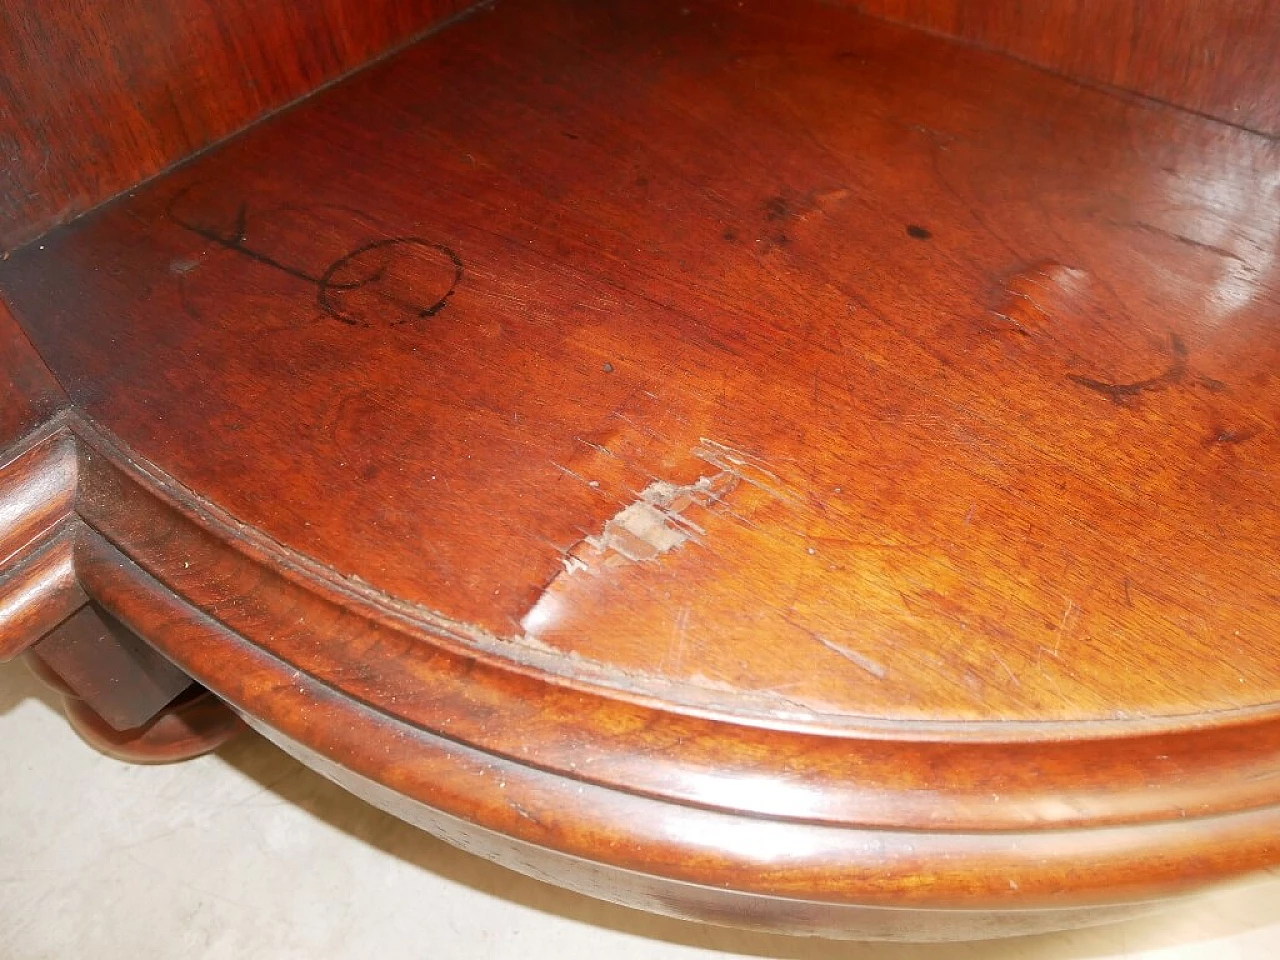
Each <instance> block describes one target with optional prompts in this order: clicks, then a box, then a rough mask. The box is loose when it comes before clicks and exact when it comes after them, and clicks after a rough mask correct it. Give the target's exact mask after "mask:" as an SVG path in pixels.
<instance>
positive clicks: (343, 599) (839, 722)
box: [69, 414, 1280, 743]
mask: <svg viewBox="0 0 1280 960" xmlns="http://www.w3.org/2000/svg"><path fill="white" fill-rule="evenodd" d="M69 422H70V423H71V424H72V425H73V429H74V431H75V433H76V435H77V436H78V437H79V438H80V439H81V440H82V441H83V442H84V443H85V444H87V445H88V446H89V447H90V448H92V449H94V450H95V451H97V452H98V453H100V454H101V455H102V456H104V457H105V458H106V459H107V460H108V461H109V462H110V463H112V464H113V465H114V466H115V467H117V468H118V469H120V470H121V471H122V472H124V473H125V474H127V475H128V476H129V477H130V479H131V480H132V481H133V482H135V483H138V484H139V485H140V486H142V487H143V488H145V489H146V490H147V492H148V493H149V494H150V495H151V496H152V497H154V498H155V499H156V500H157V501H159V502H161V503H163V504H165V505H166V506H167V507H169V508H170V509H173V510H175V511H176V512H177V513H179V514H180V515H182V516H183V517H184V518H186V519H188V520H190V521H192V522H195V523H197V524H200V525H201V526H203V527H204V528H205V529H207V530H208V531H209V532H210V533H212V534H213V535H215V536H217V537H218V538H219V539H220V540H222V541H223V542H224V543H225V544H226V545H227V546H228V548H229V549H233V550H235V551H237V552H239V553H241V554H243V555H244V556H246V557H248V558H249V559H251V560H253V561H255V562H257V563H259V564H263V565H267V566H270V567H271V568H272V569H273V570H278V571H280V572H281V573H282V574H283V576H284V577H285V578H286V579H288V580H289V581H290V582H292V583H294V584H297V585H298V586H301V587H303V588H304V589H306V590H307V591H309V592H311V593H313V594H314V595H316V596H317V597H319V598H322V599H324V600H326V601H328V602H333V603H338V604H340V605H343V606H346V607H350V608H352V609H353V610H356V611H358V612H359V613H360V615H361V616H364V617H367V618H368V619H370V620H373V621H376V622H379V623H385V624H389V625H393V626H395V627H397V628H407V629H408V630H410V631H412V632H414V633H415V634H417V635H419V636H420V637H421V638H423V639H429V640H430V641H431V642H433V643H436V644H439V645H441V646H446V647H448V648H449V649H450V650H451V651H452V652H455V653H458V654H461V655H465V656H469V657H475V658H476V659H477V660H481V661H484V662H486V663H487V664H489V665H492V666H496V667H499V668H500V669H503V670H506V671H510V672H512V673H519V674H523V675H526V676H530V677H534V678H536V679H538V680H539V681H541V682H554V683H556V684H560V685H563V686H565V687H567V688H571V689H574V690H577V691H580V692H583V693H589V694H593V695H596V696H601V697H604V698H607V699H610V700H619V701H626V702H628V703H632V704H635V705H637V706H641V707H644V708H648V709H655V710H659V711H661V712H664V713H670V712H673V711H676V710H678V712H680V713H682V714H685V715H688V716H693V717H700V718H704V719H709V720H715V721H718V722H723V723H730V724H734V725H739V726H758V727H762V728H767V729H769V730H770V731H780V730H785V731H790V732H795V733H802V734H816V735H831V734H836V735H855V736H858V737H866V738H875V737H885V738H888V739H892V740H894V741H899V740H922V741H924V740H928V741H941V740H946V741H948V742H951V741H955V740H963V741H972V742H975V743H1009V742H1036V741H1057V740H1061V739H1063V738H1065V737H1080V738H1087V739H1091V740H1104V739H1110V738H1127V737H1133V736H1143V735H1157V734H1161V733H1166V732H1182V731H1185V730H1186V729H1187V728H1188V727H1194V728H1195V729H1198V730H1208V729H1212V728H1215V727H1230V726H1237V725H1241V724H1254V723H1257V722H1260V721H1270V720H1277V721H1280V701H1276V702H1273V703H1266V704H1259V705H1255V706H1249V707H1235V708H1229V709H1224V710H1215V711H1202V712H1194V713H1167V714H1161V715H1159V716H1154V717H1123V718H1120V717H1117V718H1107V719H1105V720H1046V721H1036V720H990V721H984V720H955V721H935V720H919V719H915V718H893V719H885V718H882V717H875V716H854V715H849V714H827V713H821V712H818V711H816V710H807V709H805V710H801V709H800V708H798V707H797V709H796V710H795V711H785V712H781V711H777V710H776V709H775V710H773V711H770V712H761V713H760V714H758V715H751V714H744V713H742V712H740V710H739V709H738V706H739V705H746V706H750V705H751V704H750V698H749V694H748V692H737V691H735V693H734V695H733V702H734V705H735V708H734V709H732V710H730V709H726V708H725V707H724V706H722V705H720V704H719V703H718V702H717V700H715V699H713V698H711V697H710V696H707V697H706V698H705V699H702V700H697V699H693V698H695V697H697V696H698V695H699V694H700V693H701V694H710V693H713V691H703V690H701V688H697V687H693V686H691V685H688V684H674V683H673V684H670V685H669V686H670V689H671V691H672V697H671V698H670V699H667V698H665V697H659V696H656V695H654V694H653V693H650V692H648V691H647V690H645V691H642V690H640V689H635V688H632V689H628V688H627V687H626V686H625V685H623V684H620V683H618V682H617V679H616V677H617V673H618V671H617V670H616V669H615V668H611V667H610V666H609V665H607V664H603V663H599V662H596V661H592V660H590V659H589V658H586V657H582V656H580V655H577V654H573V655H569V654H564V653H559V652H557V651H554V650H551V649H545V650H544V649H537V648H534V647H531V646H527V645H525V644H523V643H519V642H517V641H516V640H514V639H510V638H503V637H499V636H497V635H495V634H493V633H490V632H489V631H486V630H484V629H482V628H480V627H478V626H475V625H472V624H468V623H464V622H461V621H458V620H454V619H451V618H449V617H447V616H445V615H443V614H441V613H438V612H436V611H434V610H431V609H429V608H427V607H424V606H420V605H418V604H413V603H409V602H406V601H404V600H401V599H399V598H397V597H394V596H392V595H390V594H387V593H384V592H382V591H379V590H378V589H376V588H375V587H373V586H372V585H371V584H368V583H366V582H365V581H363V580H361V579H360V578H359V577H356V576H354V575H353V576H343V575H342V574H341V573H339V572H338V571H336V570H334V569H333V568H331V567H329V566H327V565H325V564H323V563H321V562H319V561H317V560H314V559H312V558H311V557H308V556H307V555H305V554H303V553H301V552H299V551H297V550H295V549H293V548H291V547H289V546H287V545H286V544H284V543H281V542H280V541H279V540H276V539H274V538H272V537H271V536H270V535H269V534H267V533H265V532H264V531H262V530H260V529H258V528H256V527H254V526H252V525H250V524H247V523H244V522H243V521H241V520H238V519H237V518H236V517H234V516H233V515H232V514H230V513H229V512H227V511H226V510H224V509H222V508H221V507H219V506H218V505H217V504H214V503H211V502H210V501H208V500H206V499H204V498H203V497H201V496H200V495H199V494H198V493H197V492H196V491H194V490H192V489H190V488H189V487H185V486H183V485H182V484H181V483H180V482H178V481H177V480H175V479H174V478H173V477H171V476H169V475H168V474H167V473H165V471H163V470H161V469H160V468H159V467H157V466H156V465H154V464H152V463H149V462H148V461H146V460H145V459H144V458H142V457H140V456H138V455H136V454H134V453H133V452H132V451H129V450H128V448H127V446H126V445H125V444H124V443H123V442H122V441H121V440H119V439H118V438H116V437H115V436H114V435H113V434H111V433H110V431H108V430H106V429H105V428H103V427H102V426H101V425H100V424H96V423H91V422H90V421H88V420H86V419H84V418H82V417H79V416H76V415H74V414H73V415H72V416H71V417H70V419H69ZM606 676H608V677H609V678H610V679H612V680H613V681H614V682H607V680H606ZM645 680H646V681H647V682H648V683H653V682H658V683H660V682H661V680H662V678H657V677H649V676H646V677H645ZM720 700H723V695H721V697H720ZM771 703H772V701H771Z"/></svg>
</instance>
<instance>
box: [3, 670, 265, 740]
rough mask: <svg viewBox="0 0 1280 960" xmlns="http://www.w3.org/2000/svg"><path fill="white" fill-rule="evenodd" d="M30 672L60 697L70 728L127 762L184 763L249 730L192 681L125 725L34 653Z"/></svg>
mask: <svg viewBox="0 0 1280 960" xmlns="http://www.w3.org/2000/svg"><path fill="white" fill-rule="evenodd" d="M26 663H27V665H28V666H29V667H30V668H31V672H32V673H34V674H35V675H36V676H37V677H39V678H40V679H41V680H42V681H44V683H45V684H47V685H48V686H49V687H51V688H52V689H53V690H55V691H56V692H58V693H60V694H61V695H62V706H63V710H64V711H65V713H66V717H67V721H68V722H69V723H70V724H71V728H72V729H73V730H74V731H75V732H76V733H77V734H79V736H80V738H81V739H83V740H84V741H85V743H87V744H89V746H91V747H93V748H94V749H95V750H97V751H98V752H99V753H104V754H106V755H107V756H109V757H114V758H115V759H117V760H123V761H125V762H126V763H145V764H156V763H181V762H182V761H185V760H191V759H193V758H195V757H199V756H203V755H204V754H206V753H210V752H212V751H214V750H217V749H218V748H219V747H221V746H222V745H223V744H225V743H227V742H228V741H230V740H231V739H233V738H234V737H237V736H239V735H240V734H242V733H244V732H245V725H244V722H243V721H242V720H241V719H240V718H239V717H238V716H237V715H236V714H235V713H233V712H232V711H231V709H230V708H228V707H227V705H226V704H225V703H223V702H222V701H221V700H219V699H218V698H217V697H215V696H214V695H213V694H212V693H210V692H209V691H208V690H205V689H204V688H203V687H200V686H198V685H191V684H188V689H187V692H186V693H184V694H182V695H181V696H180V697H178V698H177V700H175V701H173V702H172V703H170V704H168V705H166V707H165V708H164V709H162V710H160V711H157V712H156V713H155V714H154V715H153V716H149V717H148V718H147V719H146V721H144V722H143V723H140V724H138V725H137V726H133V727H126V728H124V729H121V728H119V727H117V726H115V725H114V724H112V723H108V722H107V721H106V720H105V719H103V717H102V715H101V714H100V713H98V711H96V710H94V709H93V707H91V706H90V705H89V704H88V703H87V702H86V701H84V700H82V699H81V698H80V697H79V696H78V695H77V693H76V691H75V690H74V689H73V688H72V687H71V686H70V685H69V684H68V683H67V681H66V680H64V679H63V678H62V677H61V676H60V675H59V674H58V673H57V671H55V670H54V669H53V668H52V667H50V666H49V664H48V663H47V662H46V661H45V660H44V659H43V658H42V657H40V656H39V655H38V654H37V653H36V652H35V651H31V652H30V653H28V655H27V657H26Z"/></svg>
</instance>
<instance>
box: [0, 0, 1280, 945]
mask: <svg viewBox="0 0 1280 960" xmlns="http://www.w3.org/2000/svg"><path fill="white" fill-rule="evenodd" d="M1278 219H1280V162H1278V160H1277V153H1276V145H1275V143H1274V142H1273V141H1270V140H1268V139H1266V138H1264V137H1261V136H1258V135H1256V134H1252V133H1249V132H1247V131H1244V130H1241V129H1239V128H1238V127H1232V126H1229V125H1225V124H1221V123H1217V122H1214V121H1211V120H1208V119H1205V118H1203V117H1199V116H1195V115H1192V114H1189V113H1187V112H1185V111H1181V110H1176V109H1173V108H1171V107H1168V106H1164V105H1161V104H1157V103H1154V102H1152V101H1150V100H1141V99H1136V98H1132V97H1127V96H1122V95H1117V94H1113V93H1108V92H1107V91H1105V90H1100V89H1097V90H1095V89H1087V88H1082V87H1081V86H1079V85H1078V84H1075V83H1072V82H1070V81H1067V80H1064V79H1061V78H1056V77H1054V76H1051V75H1049V74H1046V73H1044V72H1043V71H1039V70H1036V69H1033V68H1031V67H1029V66H1026V65H1023V64H1019V63H1016V62H1014V61H1012V60H1009V59H1007V58H1004V57H1001V56H998V55H995V54H992V53H984V52H981V51H977V50H974V49H971V48H966V47H963V46H961V45H958V44H955V43H951V42H947V41H945V40H942V39H939V38H936V37H930V36H927V35H925V34H923V33H920V32H918V31H913V30H908V29H906V28H903V27H899V26H893V25H890V24H886V23H882V22H878V21H875V20H872V19H869V18H867V17H864V16H861V15H859V14H857V13H855V12H852V11H849V10H839V9H833V8H830V7H827V6H824V5H818V4H812V5H810V4H784V3H781V2H777V3H775V2H769V0H757V2H754V3H750V4H746V5H741V6H740V5H738V4H736V3H730V2H728V0H725V2H722V3H721V2H685V3H674V2H670V3H669V2H666V0H661V2H646V3H642V2H639V0H634V2H632V0H617V2H609V3H585V2H584V3H575V2H568V0H524V2H520V3H510V4H507V5H504V6H501V7H499V8H498V9H496V10H486V11H482V12H480V13H478V14H477V15H476V16H475V17H473V18H471V19H469V20H467V21H465V22H463V23H460V24H458V25H455V26H454V27H452V28H450V30H449V32H448V34H447V35H445V36H441V37H437V38H434V39H430V40H427V41H425V42H423V43H421V44H418V45H416V46H414V47H413V48H411V49H409V50H406V51H405V52H403V53H402V54H400V55H398V56H397V57H395V58H394V59H393V60H391V61H389V62H388V63H385V64H383V65H380V66H377V67H375V68H373V69H371V70H370V71H367V72H365V73H363V74H361V75H360V76H357V77H354V78H351V79H349V80H347V81H345V82H344V83H343V84H341V85H340V86H338V87H335V88H333V89H331V90H329V91H326V92H324V93H322V94H320V95H318V96H317V97H315V98H314V99H312V100H310V101H309V102H307V103H306V104H303V105H301V106H300V107H298V108H295V109H293V110H291V111H289V112H288V113H286V114H283V115H281V116H279V117H276V118H273V119H272V120H271V121H269V122H268V123H265V124H263V125H260V126H259V127H258V128H256V129H255V130H253V131H251V132H249V133H248V134H246V135H245V136H242V137H240V138H238V139H237V140H235V141H234V142H232V143H230V144H228V145H226V146H224V147H222V148H220V149H218V150H216V151H213V152H211V153H210V154H208V155H206V156H204V157H202V158H200V159H198V160H197V161H195V162H193V163H191V164H189V165H187V166H185V167H183V168H182V169H180V170H178V171H175V172H174V173H172V174H170V175H168V176H166V177H164V178H163V179H161V180H159V181H156V182H155V183H153V184H151V185H149V186H147V187H146V188H144V189H142V190H140V191H138V192H137V194H136V195H135V196H131V197H129V198H125V199H122V200H120V201H117V202H116V203H114V204H112V205H111V206H110V207H108V208H105V209H104V210H102V211H99V212H97V213H95V214H94V215H92V216H90V217H87V218H84V219H82V220H81V221H80V222H78V223H76V224H73V225H71V226H69V227H66V228H63V229H61V230H59V231H57V232H56V233H54V234H52V235H50V236H49V237H47V238H44V239H43V240H42V242H41V244H40V245H36V246H30V247H27V248H25V249H24V250H22V251H19V252H18V253H16V254H15V255H14V256H13V257H12V258H11V259H10V260H9V261H8V262H6V263H4V264H3V265H0V291H3V293H4V295H5V296H6V297H7V298H8V299H9V302H10V303H11V305H12V307H13V309H14V311H15V313H16V315H17V316H18V317H19V319H20V320H21V321H22V323H23V325H24V327H25V329H26V330H27V332H28V333H29V335H30V337H31V339H32V342H34V344H35V345H36V346H37V348H38V349H39V351H40V354H41V355H42V356H43V357H44V358H45V359H46V361H47V362H48V364H49V367H50V369H52V371H53V372H54V373H55V374H56V376H57V378H58V380H59V382H60V383H62V384H63V385H64V386H65V387H66V390H67V393H68V398H69V402H70V403H71V404H72V406H73V408H74V409H73V411H72V412H71V413H69V414H67V415H65V416H63V418H62V419H61V420H59V421H57V422H56V423H55V424H54V427H52V428H51V429H53V430H55V431H56V432H55V433H54V435H53V436H52V437H51V438H49V439H47V440H45V441H44V442H48V443H60V444H66V445H71V449H72V450H73V451H74V465H75V469H74V478H75V486H74V504H73V506H74V513H75V519H74V520H73V521H72V522H70V524H69V526H67V528H66V530H67V531H68V532H67V533H66V536H69V537H70V538H71V542H72V543H73V544H74V552H73V561H72V567H73V571H74V574H75V576H76V577H77V578H78V579H77V585H76V589H77V590H80V589H83V591H84V592H85V594H87V595H88V596H90V597H92V598H93V599H94V600H95V601H96V602H98V603H100V604H101V605H102V606H103V608H104V609H106V610H108V611H109V612H110V613H111V614H112V615H113V616H115V617H117V618H119V619H120V620H121V621H122V622H123V623H124V624H125V625H126V626H127V627H128V628H129V629H131V630H132V631H134V632H135V633H137V634H138V635H139V636H142V637H144V638H146V640H147V641H148V642H149V643H151V644H153V645H154V646H155V647H156V648H158V649H159V650H160V651H161V652H163V653H164V654H165V655H166V656H167V657H169V658H170V659H172V660H173V661H174V663H176V665H177V666H178V667H179V668H181V669H182V670H183V671H185V672H187V673H188V674H190V675H191V676H193V677H195V678H196V679H197V680H199V681H200V682H201V683H203V684H205V685H207V686H208V687H209V688H210V689H212V690H213V691H215V692H216V693H217V694H218V695H219V696H220V697H222V698H224V699H226V700H227V701H228V702H230V703H231V704H233V705H234V706H235V707H236V708H237V709H238V710H241V711H243V712H244V713H245V715H246V716H247V717H250V718H252V722H254V723H255V725H258V726H259V727H260V728H261V729H263V730H264V731H265V732H267V733H268V734H269V735H271V736H274V737H276V738H277V739H278V740H280V741H281V742H282V743H283V744H285V745H286V746H287V747H288V748H289V749H292V750H294V751H295V752H297V753H298V754H299V755H301V756H303V757H304V758H305V759H306V760H307V761H308V762H311V763H313V764H315V765H316V766H318V767H320V768H322V769H325V770H326V771H327V772H328V773H330V775H333V776H335V778H337V779H339V780H341V781H342V782H345V783H347V784H348V785H349V786H350V787H351V788H352V789H354V790H356V791H357V792H359V793H361V795H364V796H368V797H369V798H370V799H372V800H374V801H375V802H378V803H380V804H382V805H384V806H386V807H387V808H389V809H392V810H394V811H395V812H397V813H399V814H400V815H402V816H405V817H407V818H409V819H411V820H413V821H414V822H417V823H421V824H423V825H424V826H426V827H428V828H429V829H432V830H435V831H436V832H439V833H441V834H442V835H445V836H448V837H450V838H451V839H453V840H455V841H456V842H460V843H463V844H464V845H470V846H473V847H475V848H476V849H478V850H480V851H481V852H483V853H485V854H486V855H490V856H494V857H496V858H498V859H501V860H503V861H504V862H507V863H510V864H511V865H513V866H516V867H518V868H520V869H524V870H526V871H528V872H531V873H534V874H536V875H540V876H546V877H549V878H551V879H554V880H557V881H558V882H561V883H565V884H567V885H570V886H573V887H575V888H577V889H583V890H587V891H589V892H592V893H595V894H597V895H600V896H605V897H609V898H613V899H617V900H619V901H622V902H629V903H634V904H637V905H640V906H645V907H647V908H651V909H660V910H664V911H667V912H672V913H676V914H680V915H687V916H694V917H700V918H703V919H710V920H715V921H717V922H733V923H740V924H743V925H748V926H767V927H771V928H776V929H784V930H790V931H793V932H809V933H821V934H825V935H846V936H860V935H861V936H895V937H902V936H915V937H925V938H931V937H948V936H949V937H953V938H954V937H962V936H978V935H984V934H995V933H1012V932H1028V931H1031V930H1040V929H1048V928H1052V927H1054V926H1062V925H1070V924H1072V923H1080V922H1086V921H1088V920H1090V919H1093V920H1098V919H1104V918H1107V917H1112V916H1116V915H1119V914H1122V913H1125V912H1128V911H1132V910H1134V909H1140V908H1144V907H1145V906H1147V905H1150V904H1151V903H1152V902H1154V901H1157V900H1160V899H1163V898H1168V897H1171V896H1175V895H1177V894H1180V893H1183V892H1186V891H1188V890H1191V889H1194V888H1196V887H1198V886H1201V885H1204V884H1207V883H1211V882H1214V881H1217V880H1221V879H1225V878H1229V877H1234V876H1238V875H1241V874H1243V873H1246V872H1248V871H1250V870H1254V869H1258V868H1261V867H1265V866H1269V865H1274V864H1276V863H1278V862H1280V840H1277V837H1278V836H1280V832H1278V831H1277V827H1280V711H1278V710H1277V704H1278V703H1280V657H1278V656H1277V644H1280V637H1278V636H1277V628H1278V627H1280V601H1277V597H1280V572H1278V571H1277V567H1276V563H1275V558H1276V554H1277V549H1278V548H1280V511H1278V510H1277V507H1276V503H1275V497H1274V492H1275V489H1276V481H1277V472H1278V467H1280V434H1278V433H1277V427H1278V426H1280V377H1278V376H1277V372H1276V371H1277V370H1280V320H1278V319H1277V308H1278V307H1277V300H1278V297H1277V291H1278V290H1280V282H1278V281H1280V266H1277V262H1278V261H1277V250H1278V246H1280V238H1278V237H1277V231H1276V223H1277V221H1278ZM28 362H30V358H28ZM15 442H17V441H16V440H15ZM34 442H35V441H33V440H31V439H28V440H26V441H24V443H25V444H26V446H22V447H21V448H20V451H29V450H30V449H35V448H34V447H32V446H31V444H33V443H34ZM18 449H19V448H17V447H15V450H18ZM24 455H25V456H30V453H29V452H27V453H24ZM12 462H13V463H15V464H16V463H18V462H19V461H18V460H17V459H13V460H12ZM22 476H24V474H22V473H21V472H20V471H17V470H16V468H15V469H9V468H5V469H0V483H7V482H12V483H14V484H18V483H19V482H20V480H21V477H22ZM11 477H12V478H14V479H12V480H11V479H10V478H11ZM64 512H65V510H64ZM25 642H29V641H25ZM21 645H22V644H17V645H15V646H14V650H16V649H18V648H19V647H20V646H21ZM885 908H897V909H895V910H886V909H885Z"/></svg>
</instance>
